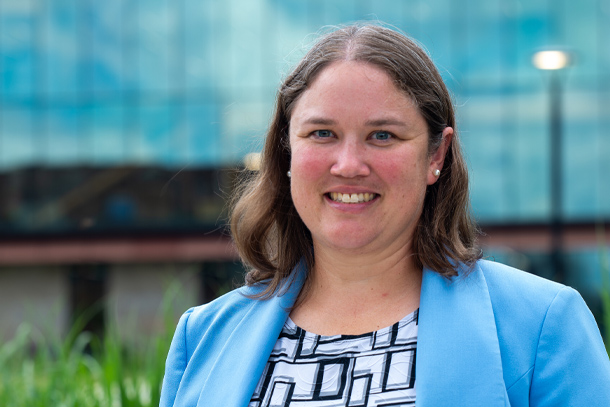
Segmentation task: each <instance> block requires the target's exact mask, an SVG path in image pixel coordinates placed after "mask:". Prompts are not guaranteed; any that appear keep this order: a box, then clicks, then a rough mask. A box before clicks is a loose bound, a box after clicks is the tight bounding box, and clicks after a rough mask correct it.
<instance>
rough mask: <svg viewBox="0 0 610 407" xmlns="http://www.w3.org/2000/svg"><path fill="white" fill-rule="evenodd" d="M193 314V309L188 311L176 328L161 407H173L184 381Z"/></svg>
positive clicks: (169, 355)
mask: <svg viewBox="0 0 610 407" xmlns="http://www.w3.org/2000/svg"><path fill="white" fill-rule="evenodd" d="M192 312H193V308H191V309H189V310H188V311H186V312H185V313H184V314H183V315H182V317H180V321H179V322H178V326H177V327H176V332H175V334H174V338H173V339H172V344H171V345H170V348H169V353H168V354H167V360H166V361H165V376H164V377H163V386H162V387H161V402H160V403H159V407H171V406H173V405H174V403H175V400H176V394H177V393H178V388H179V387H180V382H181V381H182V376H183V375H184V371H185V370H186V365H187V362H188V354H187V348H186V325H187V323H188V320H189V317H190V316H191V314H192Z"/></svg>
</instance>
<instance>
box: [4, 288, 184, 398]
mask: <svg viewBox="0 0 610 407" xmlns="http://www.w3.org/2000/svg"><path fill="white" fill-rule="evenodd" d="M172 291H176V290H172ZM172 297H173V295H166V298H164V301H163V307H162V308H163V311H162V316H160V318H163V320H164V330H163V333H162V334H160V335H157V336H150V337H146V338H142V342H141V343H140V344H139V345H138V346H130V347H127V346H126V345H125V344H124V343H123V342H122V341H121V340H120V338H119V335H118V333H117V330H116V329H115V328H113V327H110V328H109V329H107V333H106V334H105V336H104V337H103V338H98V337H95V336H92V335H91V334H90V333H87V332H81V331H82V327H83V326H84V322H85V321H86V320H87V318H89V317H90V316H91V315H92V313H93V312H94V311H95V310H91V311H90V312H89V315H83V316H81V318H79V319H78V320H77V321H76V322H75V323H74V326H73V327H72V329H71V331H70V332H69V333H68V334H67V335H66V337H63V338H58V337H57V336H56V335H55V336H54V335H50V334H46V335H45V334H43V333H42V332H40V331H38V330H36V329H34V328H33V327H32V326H31V325H28V324H23V325H22V326H21V327H20V329H19V330H18V332H17V334H16V335H15V337H14V339H12V340H11V341H9V342H7V343H4V344H0V406H10V407H22V406H23V407H37V406H40V407H43V406H44V407H72V406H74V407H76V406H78V407H89V406H91V407H97V406H100V407H101V406H103V407H140V406H142V407H143V406H158V405H159V397H160V392H161V382H162V380H163V374H164V366H165V358H166V356H167V351H168V350H169V345H170V342H171V338H172V335H173V332H174V329H175V324H176V320H175V318H174V317H173V315H174V313H173V312H172V310H171V307H172V305H171V304H172V301H171V300H172Z"/></svg>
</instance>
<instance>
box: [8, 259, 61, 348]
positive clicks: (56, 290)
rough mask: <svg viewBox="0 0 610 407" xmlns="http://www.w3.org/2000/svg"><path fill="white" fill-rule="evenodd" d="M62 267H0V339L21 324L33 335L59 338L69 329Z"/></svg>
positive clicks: (14, 330)
mask: <svg viewBox="0 0 610 407" xmlns="http://www.w3.org/2000/svg"><path fill="white" fill-rule="evenodd" d="M69 294H70V287H69V282H68V269H67V268H66V267H60V266H51V267H44V266H40V267H0V310H1V311H0V315H1V317H0V340H7V339H10V338H12V337H13V336H14V334H15V332H17V330H18V329H19V327H20V326H22V325H26V324H27V325H30V326H32V327H33V328H34V331H35V333H33V334H32V335H38V333H42V334H45V336H46V335H47V334H49V333H50V334H51V335H63V334H65V333H66V332H67V329H68V328H69V326H70V304H69V298H70V295H69Z"/></svg>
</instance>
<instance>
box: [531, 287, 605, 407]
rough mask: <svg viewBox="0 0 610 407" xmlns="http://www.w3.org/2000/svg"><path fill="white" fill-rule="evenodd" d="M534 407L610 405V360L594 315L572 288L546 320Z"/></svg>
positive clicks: (561, 293)
mask: <svg viewBox="0 0 610 407" xmlns="http://www.w3.org/2000/svg"><path fill="white" fill-rule="evenodd" d="M530 406H536V407H543V406H545V407H546V406H549V407H550V406H553V407H558V406H570V407H589V406H610V360H609V359H608V354H607V353H606V349H605V347H604V344H603V341H602V338H601V335H600V333H599V329H598V327H597V324H596V322H595V319H594V318H593V315H592V314H591V312H590V311H589V308H587V305H586V304H585V302H584V300H583V299H582V297H581V296H580V294H579V293H578V292H577V291H575V290H574V289H572V288H569V287H564V288H563V289H561V290H560V291H559V292H558V294H557V295H556V296H555V298H554V299H553V301H552V302H551V305H550V306H549V308H548V310H547V313H546V316H545V318H544V322H543V324H542V329H541V332H540V337H539V341H538V348H537V352H536V361H535V365H534V371H533V377H532V385H531V389H530Z"/></svg>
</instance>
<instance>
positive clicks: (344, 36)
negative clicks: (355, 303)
mask: <svg viewBox="0 0 610 407" xmlns="http://www.w3.org/2000/svg"><path fill="white" fill-rule="evenodd" d="M335 61H361V62H365V63H369V64H373V65H375V66H376V67H378V68H381V69H382V70H383V71H385V72H386V73H387V74H388V75H389V76H390V77H391V78H392V79H393V80H394V82H395V84H396V86H397V88H399V89H401V90H402V91H404V92H405V94H407V95H408V96H409V97H411V98H412V99H413V101H414V102H415V104H416V106H417V107H418V108H419V111H420V113H421V114H422V116H423V117H424V119H425V120H426V123H427V125H428V136H429V143H428V152H429V154H431V153H433V152H434V151H436V149H437V148H438V147H439V145H440V143H441V141H442V132H443V130H444V129H445V128H446V127H452V128H454V130H455V115H454V110H453V104H452V100H451V96H450V94H449V92H448V90H447V88H446V86H445V84H444V83H443V80H442V78H441V75H440V74H439V72H438V71H437V69H436V67H435V66H434V63H433V62H432V61H431V59H430V58H429V57H428V55H427V54H426V52H425V51H424V50H423V49H422V48H421V47H419V46H418V45H417V44H416V43H415V42H414V41H413V40H411V39H410V38H408V37H406V36H405V35H403V34H401V33H398V32H396V31H393V30H391V29H389V28H385V27H382V26H378V25H351V26H347V27H343V28H340V29H337V30H336V31H333V32H331V33H329V34H326V35H324V36H322V37H321V38H320V39H319V40H318V41H317V42H316V43H315V44H314V45H313V47H312V48H311V49H310V50H309V52H307V54H306V55H305V57H304V58H303V59H302V60H301V61H300V63H299V64H298V65H297V67H296V68H295V69H294V70H293V71H292V73H290V74H289V75H288V77H286V79H285V80H284V82H283V83H282V84H281V86H280V88H279V90H278V93H277V100H276V105H275V112H274V115H273V118H272V121H271V123H270V126H269V130H268V133H267V138H266V141H265V146H264V150H263V152H262V157H261V167H260V170H259V171H258V172H257V173H255V174H251V175H250V177H246V178H245V179H243V180H242V182H241V184H240V185H239V186H238V187H237V188H236V191H235V195H234V197H233V200H232V205H231V219H230V225H231V233H232V236H233V239H234V242H235V245H236V247H237V250H238V252H239V254H240V256H241V259H242V261H243V262H244V263H245V265H246V267H248V268H249V269H250V271H249V272H248V274H247V276H246V284H248V285H253V284H256V283H259V282H262V281H265V283H266V284H267V288H266V290H264V292H263V293H262V294H261V297H264V298H267V297H269V296H271V295H273V294H274V293H275V292H276V291H277V289H278V287H280V283H281V282H282V280H283V279H285V278H286V277H288V276H289V275H290V273H291V271H292V269H293V268H294V267H295V266H296V265H297V263H298V262H299V261H300V260H301V259H303V260H304V261H305V263H306V266H308V267H309V269H311V267H312V266H313V264H314V255H313V243H312V237H311V233H310V232H309V230H308V229H307V227H306V226H305V224H304V223H303V221H302V220H301V218H300V217H299V214H298V213H297V211H296V209H295V207H294V205H293V202H292V198H291V194H290V180H289V178H288V176H287V175H286V174H287V172H288V170H289V169H290V154H291V152H290V147H289V143H288V131H289V124H290V117H291V114H292V110H293V109H294V106H295V103H296V101H297V100H298V99H299V97H300V96H301V94H303V92H304V91H305V90H306V89H307V87H308V86H309V85H310V84H311V83H312V81H313V80H314V79H315V78H316V76H317V75H318V74H319V73H320V72H321V71H322V70H323V69H324V68H325V67H326V66H328V65H329V64H331V63H333V62H335ZM477 234H478V231H477V228H476V225H475V223H474V221H473V220H472V218H471V215H470V210H469V196H468V171H467V168H466V164H465V162H464V157H463V155H462V152H461V149H460V144H459V140H458V138H457V133H454V135H453V138H452V140H451V144H450V146H449V148H448V150H447V153H446V156H445V162H444V166H443V171H442V173H441V175H440V177H439V179H438V180H437V182H436V183H434V184H433V185H429V186H428V188H427V191H426V197H425V201H424V205H423V212H422V214H421V217H420V219H419V224H418V226H417V228H416V230H415V236H414V239H413V256H414V259H415V264H416V265H417V266H418V267H422V266H426V267H428V268H430V269H431V270H434V271H436V272H438V273H440V274H441V275H444V276H446V277H450V276H454V275H456V274H457V271H456V267H457V265H458V264H459V263H465V264H467V265H472V264H473V263H474V262H475V261H476V260H478V259H479V258H480V257H481V254H480V250H479V249H478V247H477V243H476V240H477ZM305 289H307V285H306V286H305Z"/></svg>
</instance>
